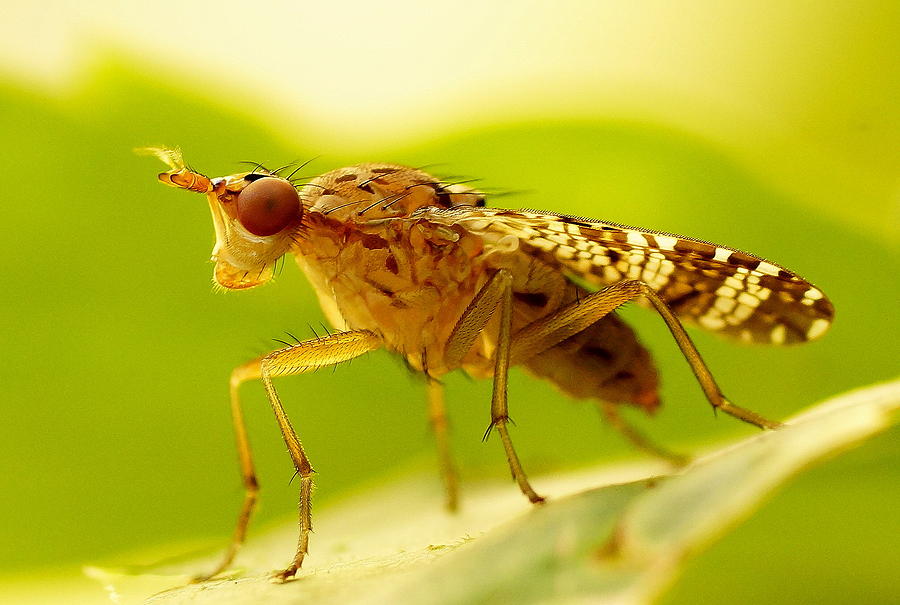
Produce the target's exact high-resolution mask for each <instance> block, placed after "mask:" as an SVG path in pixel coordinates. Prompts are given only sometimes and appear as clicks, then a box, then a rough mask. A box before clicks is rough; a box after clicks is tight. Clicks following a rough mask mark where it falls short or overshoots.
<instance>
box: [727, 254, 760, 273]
mask: <svg viewBox="0 0 900 605" xmlns="http://www.w3.org/2000/svg"><path fill="white" fill-rule="evenodd" d="M728 262H729V264H732V265H738V266H740V267H746V268H748V269H751V270H752V269H756V268H757V267H758V266H759V259H758V258H753V257H752V256H750V255H749V254H744V253H743V252H732V253H731V256H729V257H728Z"/></svg>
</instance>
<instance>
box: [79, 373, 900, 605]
mask: <svg viewBox="0 0 900 605" xmlns="http://www.w3.org/2000/svg"><path fill="white" fill-rule="evenodd" d="M898 407H900V381H894V382H891V383H885V384H881V385H876V386H872V387H869V388H865V389H860V390H857V391H853V392H850V393H847V394H844V395H841V396H838V397H835V398H833V399H830V400H828V401H826V402H824V403H821V404H819V405H817V406H815V407H813V408H811V409H809V410H807V411H805V412H803V413H801V414H799V415H798V416H796V417H795V418H793V419H792V420H790V421H789V422H788V423H786V426H785V427H784V428H782V429H779V430H776V431H769V432H764V433H759V434H757V435H755V436H753V437H750V438H748V439H743V440H739V441H736V442H733V443H729V444H726V445H724V446H722V447H720V448H718V449H716V450H715V451H713V452H711V453H709V454H706V455H704V456H702V457H700V458H698V459H697V460H696V461H694V462H693V463H692V464H691V465H689V466H688V467H686V468H684V469H683V470H681V471H680V472H671V471H665V470H664V468H663V467H662V466H660V465H648V464H644V465H635V464H631V465H620V466H616V467H599V468H596V469H591V470H588V471H582V472H578V473H570V474H567V475H565V476H563V477H555V478H551V477H545V478H538V479H537V480H535V481H534V484H535V486H536V488H538V491H540V492H542V493H544V494H549V495H550V496H551V498H550V500H549V501H548V503H547V504H545V505H543V506H540V507H535V508H530V507H528V506H527V505H526V504H523V502H524V498H522V497H521V496H520V495H519V494H518V493H517V492H516V491H515V489H514V488H513V487H512V486H508V485H503V486H498V485H481V486H478V487H476V489H474V490H470V492H472V493H468V494H467V495H466V500H465V503H466V505H465V509H464V510H463V512H462V513H461V514H459V515H455V516H451V515H447V514H444V513H443V512H442V511H440V510H439V507H438V506H437V503H438V502H439V501H440V494H438V493H437V492H436V490H435V489H434V486H435V484H436V483H437V482H436V481H435V480H434V479H433V477H431V476H426V477H420V476H416V477H411V478H407V479H404V480H396V481H393V482H391V483H390V484H388V485H385V486H382V487H379V488H377V489H373V490H368V491H365V492H361V493H359V494H357V495H355V496H354V497H352V498H349V499H348V500H347V501H346V502H343V503H341V504H340V505H338V506H335V507H332V508H330V509H327V510H324V511H322V513H321V514H320V515H319V518H318V519H317V526H316V529H317V532H316V534H315V535H314V537H313V548H314V550H313V551H312V553H311V555H310V557H309V558H308V560H307V563H308V564H307V566H305V567H304V569H303V571H302V573H301V575H300V576H299V577H298V579H297V580H296V581H294V582H291V583H289V584H287V585H276V584H272V583H271V582H270V581H269V580H268V577H267V572H269V571H270V570H272V569H276V568H278V567H279V565H284V564H285V563H286V562H287V560H288V558H289V556H290V554H291V553H292V548H293V543H294V540H295V539H296V526H295V525H294V524H293V523H290V524H285V525H281V526H278V527H275V528H273V529H272V530H270V531H269V532H267V533H265V534H263V535H261V536H258V537H256V538H254V539H251V541H250V542H249V543H248V544H247V546H246V547H245V549H244V550H243V551H242V553H241V554H240V555H239V557H238V562H239V563H240V564H241V565H245V566H246V568H245V569H244V574H243V577H241V578H239V579H228V580H220V581H214V582H207V583H205V584H201V585H186V586H184V585H182V586H178V585H179V584H184V582H186V581H187V578H188V577H189V574H188V571H189V573H196V572H199V571H202V570H204V569H208V568H209V567H211V566H212V565H213V561H214V558H212V557H207V558H204V559H203V560H196V561H191V562H189V563H186V564H180V565H178V566H169V567H160V568H157V569H154V570H153V573H152V574H148V573H142V574H139V575H130V574H127V573H122V572H113V571H105V570H99V569H96V568H91V569H90V570H89V575H91V576H92V577H94V578H97V579H100V580H101V581H102V582H103V583H104V585H105V587H106V588H107V590H108V591H109V592H110V594H115V595H116V598H117V599H118V601H119V602H127V601H128V600H129V599H130V598H134V599H143V598H147V596H148V593H149V592H151V591H154V590H161V589H163V588H166V587H171V586H177V587H175V588H170V589H169V590H165V591H164V592H160V593H158V594H156V595H155V596H153V597H151V598H149V601H148V602H149V603H160V604H161V603H181V602H191V603H217V604H220V603H235V604H242V603H257V602H262V601H263V600H264V602H266V603H323V602H327V603H442V604H450V603H473V602H495V603H545V602H566V603H570V602H592V603H596V602H610V603H643V602H647V601H649V600H652V599H653V598H654V597H655V596H657V595H659V594H660V593H661V591H662V590H664V589H665V587H666V586H667V585H669V584H670V583H671V582H673V581H674V579H675V578H676V577H677V575H678V572H679V569H680V567H681V563H682V562H683V561H684V560H685V559H686V558H687V557H689V556H690V555H692V554H695V553H697V552H699V551H700V550H701V549H702V548H703V547H704V546H705V545H708V544H709V543H710V542H712V541H713V540H714V539H715V538H716V537H718V536H719V535H721V534H722V533H724V532H725V531H726V530H727V529H728V528H730V527H732V526H734V525H735V524H737V523H738V522H739V521H741V520H742V519H744V518H746V517H747V516H749V515H750V514H751V513H752V512H753V511H754V510H755V509H756V508H757V507H758V506H759V505H760V503H761V502H762V501H763V500H765V499H766V498H767V497H769V496H770V495H772V493H773V491H774V490H775V489H776V488H777V487H778V486H779V485H781V484H783V483H784V482H785V481H786V480H788V479H789V478H790V477H792V476H793V475H795V474H797V473H799V472H801V471H802V470H803V469H805V468H807V467H809V466H810V465H812V464H813V463H815V462H816V461H819V460H821V459H823V458H825V457H827V456H831V455H834V454H836V453H838V452H841V451H843V450H845V449H847V448H849V447H851V446H853V445H854V444H856V443H859V442H861V441H863V440H864V439H866V438H868V437H870V436H872V435H874V434H876V433H878V432H880V431H882V430H884V429H886V428H887V427H888V426H890V424H891V423H892V422H893V421H894V420H895V416H896V415H895V414H894V412H895V411H896V409H897V408H898ZM775 539H776V540H777V537H776V538H775ZM182 573H183V574H185V575H179V574H182Z"/></svg>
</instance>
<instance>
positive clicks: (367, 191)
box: [356, 183, 375, 195]
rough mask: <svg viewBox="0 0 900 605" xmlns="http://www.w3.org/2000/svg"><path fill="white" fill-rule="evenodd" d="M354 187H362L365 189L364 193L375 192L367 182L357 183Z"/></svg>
mask: <svg viewBox="0 0 900 605" xmlns="http://www.w3.org/2000/svg"><path fill="white" fill-rule="evenodd" d="M356 188H357V189H362V190H363V191H365V192H366V193H371V194H373V195H374V194H375V190H374V189H372V186H371V185H369V184H368V183H363V184H361V185H357V186H356Z"/></svg>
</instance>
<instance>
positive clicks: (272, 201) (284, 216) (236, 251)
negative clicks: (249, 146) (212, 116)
mask: <svg viewBox="0 0 900 605" xmlns="http://www.w3.org/2000/svg"><path fill="white" fill-rule="evenodd" d="M144 151H146V152H148V153H151V154H152V155H155V156H157V157H158V158H160V159H161V160H163V161H164V162H165V163H166V164H167V165H168V166H169V170H168V171H167V172H163V173H160V174H159V180H160V181H161V182H162V183H165V184H166V185H169V186H172V187H177V188H179V189H187V190H189V191H194V192H197V193H204V194H206V199H207V201H208V202H209V209H210V213H211V214H212V219H213V227H214V228H215V231H216V245H215V247H214V248H213V252H212V260H213V262H215V264H216V268H215V273H214V277H215V281H216V283H218V284H219V285H220V286H222V287H223V288H226V289H228V290H244V289H247V288H253V287H255V286H259V285H261V284H264V283H266V282H267V281H269V280H270V279H271V278H272V275H273V274H274V271H275V263H276V261H277V260H278V259H279V258H281V256H283V255H284V254H285V253H287V252H288V251H289V250H290V249H291V246H292V244H293V243H294V240H295V238H296V236H297V234H298V231H299V230H300V226H301V221H302V218H303V204H301V203H300V196H299V194H298V193H297V190H296V189H295V188H294V186H293V185H292V184H291V183H290V182H289V181H287V180H285V179H283V178H281V177H280V176H278V175H275V174H271V173H269V172H267V171H264V170H263V171H261V170H259V169H258V170H256V171H254V172H243V173H238V174H232V175H230V176H224V177H218V178H212V179H211V178H209V177H207V176H205V175H203V174H200V173H199V172H196V171H194V170H192V169H191V168H189V167H188V166H186V165H185V164H184V162H183V161H182V158H181V154H180V152H178V151H177V150H170V149H156V148H152V149H147V150H144Z"/></svg>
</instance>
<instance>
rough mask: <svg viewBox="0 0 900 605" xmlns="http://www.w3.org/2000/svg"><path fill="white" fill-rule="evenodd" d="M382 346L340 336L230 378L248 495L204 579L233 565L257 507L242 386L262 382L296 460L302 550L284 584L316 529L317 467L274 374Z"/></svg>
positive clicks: (358, 334)
mask: <svg viewBox="0 0 900 605" xmlns="http://www.w3.org/2000/svg"><path fill="white" fill-rule="evenodd" d="M381 344H382V343H381V339H380V338H379V337H378V336H377V335H375V334H374V333H373V332H369V331H366V330H360V331H355V332H338V333H335V334H331V335H329V336H325V337H322V338H314V339H312V340H306V341H303V342H301V343H298V344H295V345H291V346H289V347H286V348H283V349H279V350H277V351H273V352H272V353H269V354H268V355H264V356H263V357H260V358H258V359H256V360H254V361H251V362H249V363H247V364H244V365H243V366H240V367H238V368H237V369H235V371H234V372H233V373H232V377H231V410H232V417H233V419H234V428H235V436H236V439H237V444H238V455H239V460H240V465H241V474H242V476H243V478H244V485H245V488H246V495H245V498H244V505H243V507H242V508H241V514H240V516H239V518H238V524H237V527H236V529H235V533H234V538H233V540H232V544H231V547H230V548H229V550H228V552H227V553H226V554H225V557H224V558H223V560H222V561H221V563H220V564H219V565H218V566H217V567H216V569H215V571H214V572H213V573H212V574H210V575H209V576H205V577H204V578H200V579H206V578H209V577H212V576H213V575H216V574H218V573H220V572H222V571H223V570H225V569H226V568H227V567H228V565H230V564H231V562H232V560H233V559H234V556H235V554H236V553H237V551H238V549H239V548H240V546H241V544H242V543H243V541H244V537H245V535H246V529H247V524H248V522H249V520H250V514H251V512H252V510H253V507H254V504H255V503H256V492H257V490H258V487H257V484H256V476H255V473H254V471H253V463H252V460H251V458H250V445H249V442H248V440H247V432H246V428H245V426H244V419H243V415H242V413H241V409H240V405H239V402H238V387H239V386H240V384H241V383H242V382H245V381H247V380H251V379H255V378H259V379H261V380H262V383H263V386H264V387H265V390H266V396H267V397H268V399H269V403H270V404H271V406H272V411H273V412H274V413H275V420H276V421H277V422H278V428H279V429H280V430H281V435H282V437H283V438H284V443H285V445H287V448H288V454H289V455H290V456H291V461H292V462H293V464H294V468H295V469H296V471H297V474H298V475H299V477H300V503H299V511H300V522H299V525H300V533H299V536H298V540H297V550H296V552H295V554H294V559H293V561H292V562H291V564H290V565H289V566H288V567H287V568H286V569H284V570H283V571H280V572H277V573H275V574H274V575H273V579H275V580H276V581H281V582H283V581H285V580H287V579H289V578H291V577H293V576H294V574H296V573H297V570H298V569H300V566H301V565H302V564H303V559H304V557H306V553H307V551H308V547H309V532H310V530H311V529H312V508H311V503H310V496H311V493H312V475H313V469H312V465H311V464H310V462H309V458H307V456H306V452H305V451H304V450H303V446H302V445H301V443H300V439H299V438H298V437H297V433H296V431H295V430H294V427H293V426H291V421H290V420H289V419H288V416H287V413H286V412H285V410H284V406H283V405H282V403H281V399H280V398H279V397H278V393H277V392H276V391H275V386H274V385H273V384H272V378H273V377H275V376H292V375H294V374H304V373H306V372H310V371H312V370H316V369H318V368H322V367H327V366H332V365H335V364H338V363H341V362H342V361H349V360H350V359H353V358H354V357H358V356H360V355H362V354H363V353H366V352H368V351H372V350H374V349H377V348H379V347H380V346H381Z"/></svg>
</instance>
